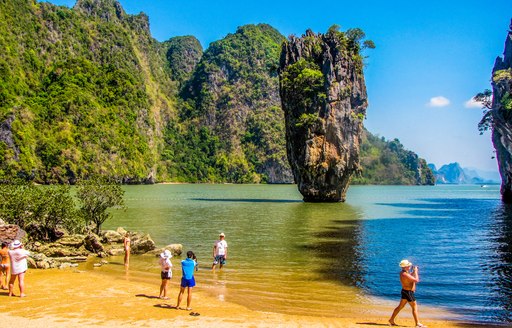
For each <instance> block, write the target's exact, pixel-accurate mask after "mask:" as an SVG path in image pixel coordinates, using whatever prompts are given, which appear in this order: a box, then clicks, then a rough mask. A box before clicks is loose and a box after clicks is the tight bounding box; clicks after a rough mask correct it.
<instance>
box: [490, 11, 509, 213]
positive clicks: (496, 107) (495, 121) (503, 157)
mask: <svg viewBox="0 0 512 328" xmlns="http://www.w3.org/2000/svg"><path fill="white" fill-rule="evenodd" d="M492 89H493V90H492V91H493V100H492V107H491V113H492V142H493V144H494V148H495V149H496V156H497V159H498V167H499V170H500V175H501V181H502V182H501V196H502V199H503V201H504V202H505V203H512V21H511V24H510V30H509V31H508V35H507V39H506V41H505V51H504V53H503V57H498V58H496V62H495V64H494V68H493V71H492Z"/></svg>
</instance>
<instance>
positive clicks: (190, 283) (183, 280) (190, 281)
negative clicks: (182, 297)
mask: <svg viewBox="0 0 512 328" xmlns="http://www.w3.org/2000/svg"><path fill="white" fill-rule="evenodd" d="M195 285H196V280H195V279H194V277H192V279H187V278H185V277H181V287H183V288H185V287H194V286H195Z"/></svg>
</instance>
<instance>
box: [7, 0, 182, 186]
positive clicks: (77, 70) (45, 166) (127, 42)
mask: <svg viewBox="0 0 512 328" xmlns="http://www.w3.org/2000/svg"><path fill="white" fill-rule="evenodd" d="M75 8H76V9H74V10H73V9H68V8H65V7H57V6H53V5H51V4H48V3H36V2H34V1H30V0H20V1H16V2H11V1H7V2H5V1H4V2H2V3H0V47H1V48H2V49H5V51H2V52H1V53H0V71H1V73H2V74H0V86H1V89H0V90H1V91H0V99H1V100H2V101H1V102H0V121H4V120H6V119H7V118H9V117H13V118H14V122H13V123H12V126H11V131H9V132H10V133H12V135H13V139H14V143H15V145H16V146H17V147H18V149H17V150H18V151H19V157H18V158H16V157H15V156H13V152H14V153H15V152H16V149H12V148H11V150H12V151H9V149H8V148H6V145H7V143H6V141H4V140H0V145H2V147H0V155H3V156H2V158H1V159H0V169H1V170H2V171H4V172H5V173H7V174H11V175H12V174H20V173H21V174H22V175H24V176H26V177H30V178H32V179H34V180H35V181H37V182H40V183H67V182H71V183H73V182H74V181H75V180H76V178H77V177H81V176H85V175H87V174H105V175H110V176H112V177H114V178H116V179H122V180H123V181H126V182H142V181H145V179H146V178H147V177H148V176H149V175H151V171H152V169H153V167H154V166H155V164H156V163H157V161H158V156H157V151H158V147H160V145H161V141H158V140H154V134H155V132H154V129H155V127H156V125H157V124H162V123H161V122H159V121H158V120H159V119H160V117H161V116H160V115H161V113H166V112H168V111H169V110H170V109H171V108H170V107H169V106H168V105H167V104H168V103H170V101H169V99H170V98H171V97H172V94H173V93H174V92H173V91H172V90H173V84H172V83H169V81H170V80H169V77H168V76H166V75H165V74H166V73H165V69H162V68H163V66H164V60H165V57H164V56H163V55H161V54H160V53H159V51H160V48H159V45H158V44H157V43H156V42H155V41H154V40H152V39H151V38H150V36H149V28H148V26H147V17H146V16H144V15H139V16H128V15H126V14H124V11H123V10H122V8H120V6H119V4H118V3H116V2H115V1H112V0H102V1H79V2H78V3H77V5H76V7H75ZM144 23H146V24H144ZM134 29H136V30H137V32H138V33H137V34H135V33H134V31H133V30H134ZM156 83H158V86H155V85H156ZM155 89H157V90H155ZM156 103H158V104H160V106H159V107H158V108H155V107H154V104H156Z"/></svg>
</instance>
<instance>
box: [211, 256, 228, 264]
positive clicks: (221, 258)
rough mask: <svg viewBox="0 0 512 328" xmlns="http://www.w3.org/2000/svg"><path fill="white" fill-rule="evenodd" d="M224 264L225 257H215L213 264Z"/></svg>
mask: <svg viewBox="0 0 512 328" xmlns="http://www.w3.org/2000/svg"><path fill="white" fill-rule="evenodd" d="M219 263H220V264H222V265H224V264H226V256H225V255H217V256H215V260H214V261H213V264H219Z"/></svg>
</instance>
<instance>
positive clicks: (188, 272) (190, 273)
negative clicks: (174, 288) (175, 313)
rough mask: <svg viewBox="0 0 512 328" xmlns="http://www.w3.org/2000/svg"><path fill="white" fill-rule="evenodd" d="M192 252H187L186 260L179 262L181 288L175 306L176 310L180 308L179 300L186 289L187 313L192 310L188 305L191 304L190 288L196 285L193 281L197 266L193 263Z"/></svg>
mask: <svg viewBox="0 0 512 328" xmlns="http://www.w3.org/2000/svg"><path fill="white" fill-rule="evenodd" d="M194 256H195V255H194V252H192V251H188V252H187V258H186V259H185V260H183V261H181V271H182V274H183V276H182V277H181V288H180V293H179V294H178V304H176V308H178V309H179V308H180V303H181V299H182V298H183V294H184V293H185V288H187V308H186V310H187V311H190V310H192V308H191V307H190V304H191V303H192V289H191V288H192V287H194V286H195V285H196V281H195V279H194V269H195V267H196V265H197V263H196V261H194Z"/></svg>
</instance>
